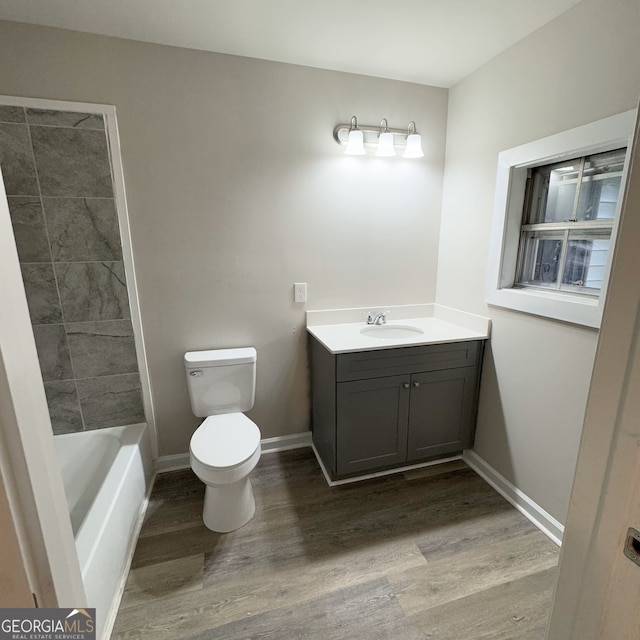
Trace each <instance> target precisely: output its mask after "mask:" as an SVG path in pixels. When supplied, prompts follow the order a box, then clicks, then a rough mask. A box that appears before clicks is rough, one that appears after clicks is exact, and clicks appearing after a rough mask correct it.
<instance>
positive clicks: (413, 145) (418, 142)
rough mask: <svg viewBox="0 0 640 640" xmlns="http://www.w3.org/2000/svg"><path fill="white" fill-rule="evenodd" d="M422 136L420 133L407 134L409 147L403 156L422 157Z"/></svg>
mask: <svg viewBox="0 0 640 640" xmlns="http://www.w3.org/2000/svg"><path fill="white" fill-rule="evenodd" d="M423 156H424V153H422V136H421V135H420V134H419V133H412V134H411V135H408V136H407V148H406V149H405V150H404V153H403V154H402V157H403V158H422V157H423Z"/></svg>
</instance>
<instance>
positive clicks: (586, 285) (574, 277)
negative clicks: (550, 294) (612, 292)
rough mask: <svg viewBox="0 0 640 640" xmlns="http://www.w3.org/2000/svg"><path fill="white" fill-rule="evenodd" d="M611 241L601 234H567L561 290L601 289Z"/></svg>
mask: <svg viewBox="0 0 640 640" xmlns="http://www.w3.org/2000/svg"><path fill="white" fill-rule="evenodd" d="M610 245H611V240H610V238H609V237H608V236H606V235H602V234H596V233H593V234H585V233H578V232H577V233H571V234H569V243H568V245H567V257H566V260H565V264H564V270H563V274H562V285H563V286H562V288H563V289H568V290H576V289H593V290H594V292H597V291H599V290H600V289H601V288H602V282H603V279H604V271H605V268H606V265H607V258H608V256H609V247H610Z"/></svg>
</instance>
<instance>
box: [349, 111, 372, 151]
mask: <svg viewBox="0 0 640 640" xmlns="http://www.w3.org/2000/svg"><path fill="white" fill-rule="evenodd" d="M344 152H345V155H348V156H363V155H364V154H365V153H367V152H366V151H365V150H364V135H363V133H362V131H361V130H360V129H358V119H357V118H356V117H355V116H353V117H352V118H351V124H350V125H349V135H348V137H347V148H346V149H345V151H344Z"/></svg>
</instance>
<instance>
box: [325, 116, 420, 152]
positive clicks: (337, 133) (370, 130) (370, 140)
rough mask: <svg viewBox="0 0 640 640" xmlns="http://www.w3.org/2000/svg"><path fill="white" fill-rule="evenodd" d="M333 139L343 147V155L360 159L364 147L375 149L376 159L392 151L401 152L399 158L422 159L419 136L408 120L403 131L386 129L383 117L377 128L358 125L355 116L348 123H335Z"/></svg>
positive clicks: (386, 124) (364, 150) (413, 124)
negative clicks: (401, 150) (344, 147)
mask: <svg viewBox="0 0 640 640" xmlns="http://www.w3.org/2000/svg"><path fill="white" fill-rule="evenodd" d="M333 138H334V140H335V141H336V142H337V143H338V144H340V145H344V146H346V149H345V151H344V152H345V154H346V155H349V156H356V155H357V156H362V155H365V154H366V149H365V146H367V147H376V152H375V155H376V156H378V157H387V158H388V157H392V156H395V155H396V150H398V149H404V152H403V154H402V157H403V158H422V157H423V156H424V153H423V152H422V136H421V135H420V134H419V133H418V132H417V131H416V123H415V122H414V121H413V120H412V121H411V122H410V123H409V125H408V126H407V128H406V129H393V128H391V127H389V125H388V123H387V119H386V118H383V119H382V120H381V121H380V125H379V126H377V127H376V126H371V125H358V119H357V118H356V116H353V117H352V118H351V123H350V124H339V125H337V126H336V127H335V128H334V130H333Z"/></svg>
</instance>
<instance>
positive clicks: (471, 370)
mask: <svg viewBox="0 0 640 640" xmlns="http://www.w3.org/2000/svg"><path fill="white" fill-rule="evenodd" d="M475 371H476V370H475V367H463V368H459V369H447V370H445V371H432V372H429V373H417V374H414V375H412V376H411V408H410V412H409V435H408V446H407V460H409V461H415V460H423V459H425V458H430V457H434V456H441V455H446V454H451V453H457V452H459V451H461V450H462V449H465V448H468V447H470V446H471V445H472V444H473V432H474V429H473V426H474V425H473V420H474V415H475V412H474V402H475V395H476V374H475Z"/></svg>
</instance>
